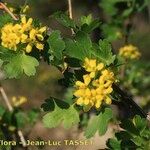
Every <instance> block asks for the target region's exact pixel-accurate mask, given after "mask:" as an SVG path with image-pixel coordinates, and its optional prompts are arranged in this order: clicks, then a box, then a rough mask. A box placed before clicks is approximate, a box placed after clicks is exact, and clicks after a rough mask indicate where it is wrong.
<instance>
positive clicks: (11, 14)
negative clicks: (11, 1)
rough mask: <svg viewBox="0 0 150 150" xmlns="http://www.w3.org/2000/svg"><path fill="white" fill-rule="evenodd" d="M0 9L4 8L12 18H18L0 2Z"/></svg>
mask: <svg viewBox="0 0 150 150" xmlns="http://www.w3.org/2000/svg"><path fill="white" fill-rule="evenodd" d="M0 9H4V10H5V11H6V12H7V13H8V14H9V15H10V16H11V17H12V18H13V19H14V20H18V18H17V17H16V16H15V15H14V14H13V13H12V12H11V11H10V10H9V8H8V7H7V6H6V5H5V4H3V3H2V2H0Z"/></svg>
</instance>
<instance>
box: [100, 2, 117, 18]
mask: <svg viewBox="0 0 150 150" xmlns="http://www.w3.org/2000/svg"><path fill="white" fill-rule="evenodd" d="M118 1H120V0H113V1H112V0H107V1H106V0H102V1H101V2H100V6H101V7H102V8H103V10H104V12H105V13H106V14H108V15H110V16H113V15H115V14H116V13H117V11H118V9H117V8H116V7H115V4H116V3H117V2H118Z"/></svg>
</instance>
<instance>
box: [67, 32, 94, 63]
mask: <svg viewBox="0 0 150 150" xmlns="http://www.w3.org/2000/svg"><path fill="white" fill-rule="evenodd" d="M91 48H92V42H91V40H90V37H89V36H88V34H86V33H83V32H78V33H77V35H76V37H75V40H70V39H68V40H67V41H66V50H65V54H66V55H68V56H70V57H73V58H77V59H80V60H83V59H84V58H85V57H91Z"/></svg>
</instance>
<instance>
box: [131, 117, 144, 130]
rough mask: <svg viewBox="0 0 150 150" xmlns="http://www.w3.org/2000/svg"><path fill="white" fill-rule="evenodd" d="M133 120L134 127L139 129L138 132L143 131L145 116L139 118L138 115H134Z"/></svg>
mask: <svg viewBox="0 0 150 150" xmlns="http://www.w3.org/2000/svg"><path fill="white" fill-rule="evenodd" d="M133 122H134V123H135V124H134V125H135V127H136V128H137V129H138V130H139V132H140V133H142V132H143V131H144V129H145V128H146V126H147V121H146V119H145V118H141V117H140V116H138V115H136V116H135V117H134V119H133Z"/></svg>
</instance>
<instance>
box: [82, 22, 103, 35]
mask: <svg viewBox="0 0 150 150" xmlns="http://www.w3.org/2000/svg"><path fill="white" fill-rule="evenodd" d="M99 26H100V21H99V20H93V21H92V22H91V23H90V24H89V25H87V24H83V25H82V26H81V31H84V32H86V33H90V32H92V31H93V30H94V29H96V28H98V27H99Z"/></svg>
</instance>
